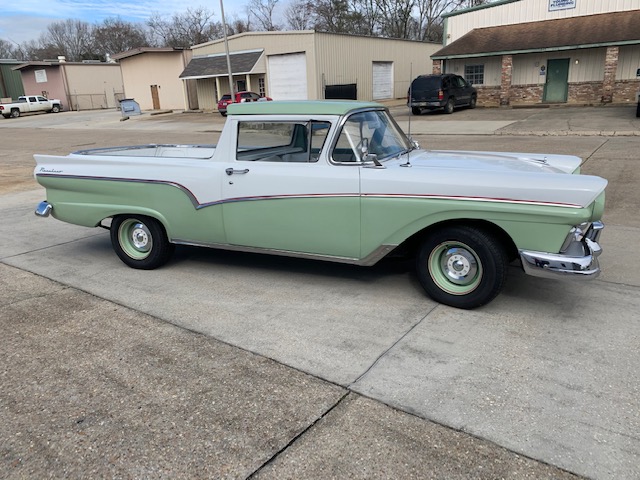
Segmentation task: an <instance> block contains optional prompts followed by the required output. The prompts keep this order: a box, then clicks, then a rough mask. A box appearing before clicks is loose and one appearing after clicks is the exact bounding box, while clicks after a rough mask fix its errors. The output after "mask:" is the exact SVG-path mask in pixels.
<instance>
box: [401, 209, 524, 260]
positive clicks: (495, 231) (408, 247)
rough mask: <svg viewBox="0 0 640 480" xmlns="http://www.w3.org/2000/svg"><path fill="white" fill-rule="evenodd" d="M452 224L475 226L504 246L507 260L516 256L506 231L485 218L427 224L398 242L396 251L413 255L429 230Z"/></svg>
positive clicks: (432, 230) (459, 219)
mask: <svg viewBox="0 0 640 480" xmlns="http://www.w3.org/2000/svg"><path fill="white" fill-rule="evenodd" d="M453 225H463V226H468V227H475V228H478V229H480V230H484V231H486V232H489V233H491V234H492V235H493V236H495V237H496V238H498V239H499V240H500V243H501V244H502V246H503V247H504V248H505V251H506V253H507V257H508V258H509V261H513V260H515V259H516V258H518V248H517V247H516V245H515V243H513V240H512V239H511V237H510V236H509V234H508V233H507V232H505V231H504V230H503V229H502V228H500V227H499V226H498V225H496V224H495V223H491V222H489V221H487V220H478V219H472V218H457V219H455V220H447V221H444V222H439V223H434V224H433V225H429V226H428V227H426V228H424V229H422V230H420V231H419V232H416V233H414V234H413V235H412V236H410V237H409V238H407V239H406V240H405V241H404V242H402V244H400V246H398V248H397V249H396V251H397V252H401V253H403V254H405V255H409V256H412V257H414V256H415V255H416V254H417V253H418V249H419V248H420V245H421V243H422V240H423V239H424V238H425V237H426V236H428V235H429V234H430V233H431V232H434V231H436V230H439V229H441V228H444V227H450V226H453Z"/></svg>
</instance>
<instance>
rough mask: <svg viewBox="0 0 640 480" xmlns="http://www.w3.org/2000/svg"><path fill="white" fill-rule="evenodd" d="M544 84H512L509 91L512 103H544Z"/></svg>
mask: <svg viewBox="0 0 640 480" xmlns="http://www.w3.org/2000/svg"><path fill="white" fill-rule="evenodd" d="M543 94H544V85H539V84H537V83H534V84H530V85H512V86H511V90H510V91H509V103H511V105H537V104H539V103H542V95H543Z"/></svg>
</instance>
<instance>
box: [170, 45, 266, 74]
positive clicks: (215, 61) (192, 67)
mask: <svg viewBox="0 0 640 480" xmlns="http://www.w3.org/2000/svg"><path fill="white" fill-rule="evenodd" d="M263 53H264V50H262V49H260V50H251V51H245V52H234V53H231V54H229V58H230V60H231V70H232V71H233V73H234V74H235V75H240V74H243V73H251V72H252V70H253V69H254V67H255V66H256V63H258V60H260V57H262V54H263ZM228 74H229V71H228V69H227V56H226V55H225V54H224V53H217V54H214V55H206V56H202V57H193V58H192V59H191V61H190V62H189V65H187V68H185V69H184V71H183V72H182V73H181V74H180V78H182V79H183V80H191V79H196V78H213V77H223V76H225V75H228Z"/></svg>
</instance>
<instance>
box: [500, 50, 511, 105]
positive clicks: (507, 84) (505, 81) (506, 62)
mask: <svg viewBox="0 0 640 480" xmlns="http://www.w3.org/2000/svg"><path fill="white" fill-rule="evenodd" d="M512 76H513V55H503V56H502V74H501V76H500V105H502V106H506V105H509V103H510V100H511V95H510V91H511V79H512Z"/></svg>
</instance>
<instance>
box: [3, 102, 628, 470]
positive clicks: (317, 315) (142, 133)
mask: <svg viewBox="0 0 640 480" xmlns="http://www.w3.org/2000/svg"><path fill="white" fill-rule="evenodd" d="M567 110H571V111H572V112H574V113H573V115H574V116H576V117H577V116H580V115H582V114H583V112H584V111H583V110H580V109H567ZM629 110H630V109H629ZM603 111H606V112H607V114H609V112H610V110H603ZM620 111H621V112H623V113H624V112H626V110H625V109H624V108H621V109H620ZM496 112H498V111H497V110H496V111H493V110H492V111H489V110H487V111H482V110H475V111H473V112H468V114H469V115H474V117H473V118H471V119H470V120H469V119H465V120H464V121H471V122H483V121H489V120H490V119H491V118H493V115H495V114H496ZM502 112H507V113H506V114H505V115H508V114H511V113H512V114H513V115H514V116H521V117H522V118H519V119H515V120H514V121H513V122H512V123H509V125H508V126H507V127H511V126H514V127H513V128H516V126H517V128H520V129H527V130H521V131H527V132H534V131H535V130H532V128H533V127H534V124H533V123H531V124H529V125H527V123H526V122H527V119H530V118H537V116H538V115H540V111H535V112H530V116H529V117H527V116H526V115H524V113H523V112H522V111H509V110H507V111H504V110H503V111H502ZM110 113H113V112H110ZM458 113H459V112H456V113H455V114H454V115H451V116H447V122H453V123H452V124H451V127H452V128H455V117H456V115H457V114H458ZM460 113H461V112H460ZM553 113H554V112H551V111H550V112H549V115H551V116H552V115H553ZM483 114H484V115H485V116H486V117H487V118H486V119H485V120H483ZM567 114H568V112H567V111H562V115H567ZM48 117H52V116H40V117H25V119H24V120H27V118H28V122H30V124H29V125H27V123H26V122H24V124H22V125H19V124H18V123H17V122H16V123H15V124H11V125H10V126H7V125H9V124H7V123H6V122H0V132H2V135H3V138H9V139H10V140H9V141H8V146H7V144H6V143H5V146H6V148H5V149H4V152H7V151H9V152H12V151H13V152H21V153H20V154H19V155H17V156H16V157H11V158H9V156H7V155H6V153H5V156H4V157H2V158H1V160H2V162H3V164H5V165H6V166H7V169H8V170H10V171H12V172H13V174H14V175H16V176H17V177H18V178H20V177H21V175H23V174H24V171H25V169H31V168H32V167H33V163H32V160H30V159H29V157H28V156H26V150H29V153H31V151H33V152H52V151H57V152H60V153H62V152H61V151H64V150H65V148H66V150H67V151H70V150H74V149H77V147H76V145H80V144H91V145H94V144H95V145H96V146H101V145H103V144H107V145H108V144H112V145H115V144H122V143H125V144H131V143H147V142H163V143H169V142H172V141H173V140H172V138H183V139H184V140H182V141H181V142H178V141H177V140H176V142H178V143H186V142H199V143H212V142H215V133H213V132H215V131H216V130H217V128H216V127H215V125H220V121H219V119H213V118H211V117H209V118H207V117H206V116H199V117H197V118H195V117H192V118H185V117H180V118H178V117H175V116H174V117H173V119H172V120H167V119H158V120H155V121H156V122H157V123H156V125H157V128H156V129H154V128H153V125H154V120H151V119H149V118H148V117H147V118H143V119H140V120H137V121H136V122H137V123H136V122H118V119H117V118H115V117H114V118H111V117H109V118H106V117H108V115H106V117H105V120H104V121H103V120H100V121H98V123H100V122H102V125H101V126H100V127H99V128H97V129H96V128H94V126H92V125H91V124H92V123H94V122H95V118H91V117H88V119H87V120H83V122H84V123H82V122H75V123H78V124H79V125H78V127H77V128H67V127H68V125H62V127H63V128H58V126H56V125H55V124H51V123H47V124H46V125H44V124H43V125H44V126H43V128H42V130H39V131H38V130H33V129H34V128H37V127H35V126H34V125H35V124H37V122H38V121H42V122H45V120H46V122H50V121H51V118H48ZM606 117H607V116H605V118H603V123H602V124H601V125H599V126H598V125H595V126H591V127H590V128H593V129H594V130H590V131H592V132H595V131H597V132H598V134H595V133H593V134H592V135H585V136H564V137H562V138H559V137H546V136H542V135H543V131H542V130H539V131H538V132H539V135H533V134H528V135H511V136H509V135H499V134H496V133H497V132H498V131H499V130H500V129H504V128H506V127H505V126H499V127H498V128H497V129H494V130H493V131H491V132H486V131H485V132H484V134H483V135H477V136H451V135H446V136H438V135H424V134H419V135H418V136H417V137H418V140H419V141H420V142H421V144H423V146H428V147H429V148H456V149H481V150H503V151H506V150H514V151H538V152H539V151H542V152H550V153H574V154H578V155H580V156H582V157H583V158H585V159H586V163H585V165H584V169H583V170H584V171H585V172H586V173H593V174H598V175H601V176H604V177H605V178H608V179H609V181H610V185H609V187H608V190H607V201H608V204H607V211H606V216H605V219H604V220H605V223H606V225H607V227H606V229H605V232H604V234H603V237H602V244H603V248H604V249H605V252H604V254H603V256H602V257H601V259H602V267H603V271H604V273H603V275H602V276H601V277H600V279H598V280H596V281H593V282H589V283H564V282H558V281H545V280H540V279H535V278H531V277H527V276H525V275H524V274H523V273H522V272H521V270H520V269H519V268H518V267H517V266H516V265H514V266H513V268H512V269H511V272H510V275H509V280H508V284H507V287H506V289H505V291H504V292H503V294H501V295H500V296H499V297H498V298H497V299H496V300H495V301H494V302H493V303H491V304H490V305H488V306H486V307H483V308H481V309H478V310H475V311H472V312H468V311H460V310H456V309H452V308H449V307H445V306H442V305H438V304H436V303H434V302H433V301H431V300H430V299H428V298H427V297H426V296H425V295H424V293H423V292H422V290H421V288H420V286H419V284H418V282H417V279H416V278H415V276H414V274H413V273H412V270H411V265H409V264H406V263H403V262H397V261H385V262H383V263H381V264H380V265H377V266H375V267H373V268H358V267H350V266H344V265H334V264H323V263H317V262H312V261H305V260H295V259H285V258H277V257H265V256H257V255H250V254H240V253H229V252H220V251H213V250H204V249H196V248H187V247H180V248H178V250H177V254H176V256H175V259H174V260H173V261H172V262H171V263H170V264H169V265H168V266H167V267H165V268H162V269H159V270H155V271H150V272H145V271H137V270H132V269H129V268H127V267H125V266H124V264H122V263H121V262H120V261H119V260H117V257H116V256H115V254H114V253H113V251H112V250H111V246H110V242H109V238H108V232H106V231H103V230H94V229H84V228H80V227H74V226H71V225H66V224H63V223H61V222H57V221H56V220H54V219H46V220H44V219H39V218H36V217H35V216H34V215H33V208H34V206H35V204H36V203H37V202H38V201H40V200H42V199H43V197H44V192H43V190H41V189H39V188H38V187H37V185H35V184H33V183H31V184H29V183H28V182H29V181H28V179H26V178H24V177H21V178H23V182H22V183H21V185H22V187H21V188H18V189H12V192H11V193H6V194H4V195H0V218H1V222H2V231H3V233H2V236H1V237H0V242H1V243H0V262H1V263H2V264H4V266H2V268H0V279H1V280H0V281H1V282H2V285H3V289H2V291H3V292H4V293H3V294H2V297H1V298H2V303H1V304H0V305H1V310H0V325H1V327H2V329H3V331H4V333H5V335H6V337H5V338H8V339H10V340H9V341H8V342H7V343H6V346H7V355H6V356H5V357H4V360H3V363H4V365H3V371H4V372H5V373H4V376H3V379H4V380H3V383H4V384H6V385H8V386H9V387H8V388H5V389H3V391H4V393H0V400H1V402H2V403H1V404H0V405H1V406H2V407H3V408H2V410H0V418H1V419H2V422H0V425H4V426H0V434H1V435H0V439H4V440H3V442H4V443H3V445H2V446H0V451H3V452H5V453H3V454H2V455H3V456H2V457H0V462H4V463H5V467H8V470H7V468H5V469H3V471H5V472H6V471H9V472H12V471H13V472H15V474H16V476H31V475H35V476H38V475H36V473H42V472H43V471H46V469H49V471H53V472H54V476H61V475H62V472H63V471H64V470H59V469H56V468H57V467H65V468H68V469H69V471H71V472H75V473H76V475H72V476H82V475H81V473H82V472H83V470H82V468H83V467H82V463H81V462H80V458H84V457H86V458H88V464H87V465H89V466H90V467H91V468H94V471H95V472H96V473H97V474H102V475H104V474H105V473H106V474H118V473H120V474H121V473H122V472H128V473H130V474H131V476H134V477H138V476H141V477H144V476H155V475H156V474H157V475H159V476H163V472H164V475H169V476H171V475H174V476H175V475H178V476H184V475H187V476H188V474H192V475H193V474H202V475H205V476H214V477H233V478H242V477H246V476H249V475H255V476H258V477H267V478H300V477H318V478H329V477H333V478H337V477H360V478H371V477H378V478H385V477H386V478H401V477H402V478H409V477H416V478H420V477H422V478H425V477H427V478H470V477H475V478H498V477H503V478H565V477H566V478H570V477H571V473H573V474H578V475H582V476H585V477H589V478H602V479H605V478H606V479H609V478H610V479H617V478H640V467H639V465H640V459H639V455H640V437H639V436H638V432H639V431H640V408H639V405H638V398H640V391H639V390H640V374H639V373H638V368H637V364H638V345H640V322H639V320H640V313H638V312H640V273H638V272H639V271H640V269H639V268H638V267H640V262H639V261H638V259H637V256H635V255H634V254H633V253H632V252H633V250H632V248H633V245H634V244H635V245H637V244H638V242H637V240H635V239H637V238H638V235H639V234H640V220H639V219H638V216H637V206H638V205H639V204H640V193H638V188H637V185H638V184H639V183H638V182H640V173H639V172H640V168H639V167H640V164H639V162H640V158H639V157H638V154H637V152H638V151H639V150H640V137H639V136H635V135H634V134H633V135H623V136H615V135H612V136H606V135H602V132H605V129H607V128H611V127H612V125H611V119H608V118H606ZM40 118H42V120H40ZM61 118H63V115H59V116H58V117H56V118H55V121H56V122H58V121H60V119H61ZM449 118H452V120H449ZM203 119H204V120H203ZM17 120H18V121H22V120H23V119H17ZM421 121H422V122H423V123H424V122H427V121H426V120H424V121H423V120H421V119H418V120H416V121H415V122H413V120H412V122H413V123H414V124H415V123H418V122H421ZM428 121H429V122H432V121H433V120H428ZM461 121H463V120H461ZM509 121H511V120H509ZM531 121H533V120H531ZM624 121H625V122H626V121H627V120H626V119H625V120H624ZM116 122H117V123H116ZM23 125H24V126H23ZM81 125H83V126H81ZM547 125H548V122H547ZM629 125H631V127H633V128H636V129H637V128H638V124H637V122H636V123H634V121H633V120H630V123H629ZM172 126H173V128H171V127H172ZM476 127H477V128H478V129H479V130H482V128H483V127H482V126H481V125H476ZM631 127H629V126H628V125H626V124H625V126H624V128H625V129H626V130H625V131H631V132H634V131H635V130H628V129H629V128H631ZM419 128H422V129H423V131H424V130H425V129H426V126H425V125H424V124H421V126H420V127H419ZM474 128H475V127H474ZM491 128H493V126H492V127H491ZM536 128H538V127H536ZM596 129H597V130H596ZM514 131H517V130H514ZM607 131H608V130H607ZM619 131H622V129H620V130H619ZM5 133H7V135H6V136H5ZM123 137H124V139H125V140H126V141H124V142H122V141H119V140H122V139H123ZM156 138H162V139H163V140H156ZM27 139H30V140H29V141H30V144H29V148H28V149H25V147H24V145H25V141H27ZM47 139H49V140H47ZM51 139H55V142H54V143H55V145H54V147H53V148H51V147H50V145H48V142H49V141H51ZM130 139H136V140H138V141H137V142H129V141H128V140H130ZM84 148H89V147H84ZM29 162H31V163H29ZM3 181H4V179H3ZM8 183H11V182H10V181H9V182H8ZM27 272H32V273H34V274H36V275H37V276H35V277H34V276H32V275H30V274H28V273H27ZM51 281H53V282H51ZM27 292H28V293H27ZM87 294H88V295H87ZM42 319H46V323H45V324H43V323H42ZM175 327H179V328H175ZM192 332H197V334H200V335H196V334H194V333H192ZM52 346H55V348H54V349H52ZM76 349H77V352H78V355H76V354H75V351H76ZM56 352H58V355H56ZM79 355H80V356H79ZM26 357H29V358H26ZM16 365H23V366H24V369H23V370H20V369H17V367H16ZM125 365H126V366H127V368H124V366H125ZM132 365H136V366H137V368H134V367H132ZM85 367H86V369H84V370H83V368H85ZM116 367H118V368H116ZM45 372H46V374H45ZM65 372H66V375H65ZM83 382H87V383H88V384H89V385H92V387H91V388H88V387H87V388H83V387H82V385H84V384H83ZM96 382H97V386H96ZM212 389H213V390H212ZM140 390H141V391H140ZM134 391H135V392H134ZM211 391H216V394H215V395H214V394H210V393H206V392H211ZM60 392H63V394H60ZM158 392H161V393H160V396H159V397H158V398H156V399H155V401H151V400H150V399H151V398H153V397H154V395H157V394H158ZM203 392H205V393H203ZM134 393H136V395H137V396H136V395H134ZM213 397H215V398H213ZM21 401H22V402H26V404H27V405H29V408H26V409H25V411H21V410H20V408H19V407H18V405H19V404H20V402H21ZM136 402H138V404H140V403H141V402H142V403H144V405H145V407H144V408H142V412H141V413H140V415H141V417H139V418H138V417H136V410H135V408H137V407H136V405H137V404H136ZM211 402H213V404H212V403H211ZM114 403H115V404H116V405H120V406H121V407H120V408H113V406H112V405H113V404H114ZM93 404H95V405H97V406H91V405H93ZM216 404H218V405H219V408H218V407H217V406H216ZM110 405H111V408H109V406H110ZM138 406H139V405H138ZM74 409H75V410H74ZM68 410H70V411H72V412H73V413H66V412H67V411H68ZM16 412H21V413H20V414H18V413H16ZM63 412H65V413H63ZM203 416H209V418H210V419H212V420H211V421H212V422H213V425H209V427H210V428H212V429H213V430H210V431H209V432H207V428H205V427H206V426H207V425H208V424H207V423H206V422H204V420H203ZM165 417H166V418H165ZM52 418H53V419H54V420H55V419H59V422H60V423H56V421H54V422H53V425H57V426H58V428H54V427H52V426H51V425H49V426H47V427H42V426H41V427H38V425H44V424H46V422H48V421H49V420H50V419H52ZM65 418H66V421H68V422H72V421H74V419H75V420H77V421H78V422H79V423H76V424H75V425H72V426H71V427H70V426H68V425H67V426H65V420H64V419H65ZM85 422H88V423H89V426H87V427H86V428H85V427H82V428H81V427H78V425H85ZM91 422H93V423H91ZM100 422H105V423H103V424H101V423H100ZM154 422H155V423H154ZM171 422H173V425H174V426H173V427H172V426H171ZM160 424H162V425H160ZM176 424H178V425H180V424H182V425H181V426H176ZM105 425H106V426H105ZM119 425H120V426H119ZM122 425H125V426H127V425H128V426H131V429H130V430H128V431H129V432H130V435H129V434H127V433H126V431H127V430H126V429H125V432H123V431H122V428H121V426H122ZM145 425H146V427H147V428H146V430H145ZM90 427H91V428H90ZM83 428H84V431H85V433H86V434H88V435H89V437H90V438H92V439H94V441H95V442H97V444H96V445H95V447H96V448H103V449H104V451H105V453H104V455H107V454H108V455H110V456H111V457H113V459H112V460H109V462H110V463H109V462H106V463H105V461H104V457H103V456H101V455H98V454H96V453H95V452H92V450H91V444H90V442H89V444H87V443H86V442H84V441H82V438H81V437H82V436H81V435H79V434H77V430H82V429H83ZM172 428H174V429H176V430H177V431H178V432H179V433H180V435H181V436H180V437H178V436H176V435H172V434H171V432H172V430H171V429H172ZM74 429H75V430H74ZM212 432H213V433H212ZM47 435H48V436H49V437H52V438H54V440H53V442H54V444H55V445H57V446H58V449H57V450H56V449H48V448H47V447H44V446H43V445H44V444H43V443H42V442H46V441H51V440H46V439H47V438H49V437H47ZM109 435H111V436H112V437H113V436H115V438H117V439H118V441H119V442H121V444H122V445H126V447H127V448H128V449H129V450H126V449H124V450H125V453H123V449H122V448H120V449H119V448H118V443H117V442H116V443H115V444H114V442H109V441H107V439H108V438H109ZM145 435H146V437H145ZM61 437H64V438H66V440H65V441H64V442H63V441H62V440H61ZM147 437H148V438H147ZM185 437H187V438H185ZM145 438H147V440H148V441H150V442H152V443H153V444H152V445H150V446H149V447H148V448H147V449H145V448H144V447H143V446H142V442H143V441H144V439H145ZM183 440H184V443H182V442H183ZM65 442H66V443H65ZM163 442H164V443H166V442H171V445H172V447H173V448H171V449H167V448H163V447H162V445H161V444H162V443H163ZM156 444H157V445H156ZM30 445H31V446H30ZM33 445H36V447H34V446H33ZM60 445H62V447H61V446H60ZM165 447H166V446H165ZM38 448H39V449H40V450H38ZM73 448H76V449H77V451H78V452H79V457H78V462H77V463H76V462H75V461H74V460H73V456H72V455H70V454H69V453H70V451H72V449H73ZM176 448H178V449H182V448H184V451H185V452H186V453H184V457H180V455H179V454H178V453H179V452H176V451H175V449H176ZM29 449H31V450H29ZM34 449H36V451H46V452H47V454H48V455H49V457H47V456H46V455H45V460H43V459H40V460H39V461H37V460H36V459H35V458H32V457H29V455H28V452H29V451H32V452H33V451H34ZM126 451H129V452H131V451H135V452H141V453H142V454H143V456H144V455H145V454H146V455H147V456H148V460H147V461H144V460H140V459H139V458H138V459H133V458H132V456H130V455H129V456H128V455H127V454H126ZM56 452H57V454H56ZM444 452H446V454H445V453H444ZM21 455H22V456H21ZM163 455H164V456H163ZM83 456H84V457H83ZM111 457H109V458H111ZM20 458H24V459H27V460H20ZM56 458H57V460H56ZM100 458H103V460H102V462H103V463H100V462H101V460H100ZM181 458H182V459H181ZM163 459H165V460H163ZM167 459H172V460H171V461H169V460H167ZM198 459H200V460H198ZM204 459H206V461H209V462H210V464H209V465H208V466H205V465H204V464H202V465H200V467H198V465H199V464H198V461H202V462H204ZM172 461H173V462H174V463H172ZM190 462H191V463H190ZM193 462H195V464H194V463H193ZM205 463H206V462H205ZM45 467H46V468H45ZM214 467H215V468H214ZM12 468H13V470H11V469H12ZM43 469H44V470H43ZM51 469H53V470H51ZM136 469H138V470H136ZM145 469H146V470H145ZM55 472H57V473H58V475H56V474H55ZM85 473H87V472H85ZM202 475H201V476H202ZM0 476H2V474H0Z"/></svg>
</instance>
